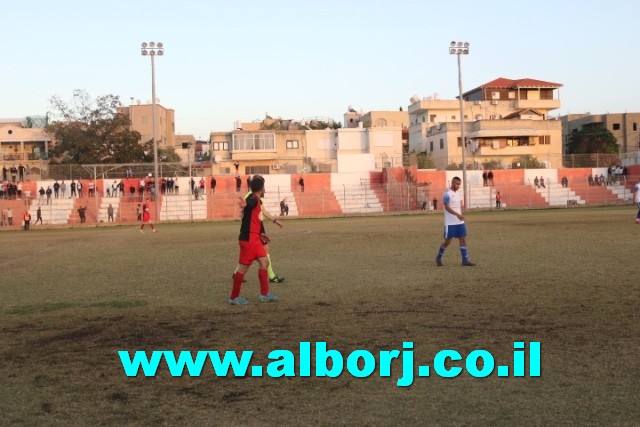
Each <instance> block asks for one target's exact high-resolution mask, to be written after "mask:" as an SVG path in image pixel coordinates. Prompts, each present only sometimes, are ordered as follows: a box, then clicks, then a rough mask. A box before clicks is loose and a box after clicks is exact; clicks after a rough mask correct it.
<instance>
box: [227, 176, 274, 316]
mask: <svg viewBox="0 0 640 427" xmlns="http://www.w3.org/2000/svg"><path fill="white" fill-rule="evenodd" d="M250 189H251V195H249V196H248V197H246V198H244V197H242V196H240V197H239V198H238V203H239V204H240V206H241V207H242V223H241V225H240V236H239V237H238V242H239V244H240V256H239V260H238V269H237V270H236V273H235V274H234V275H233V288H232V289H231V295H230V297H229V304H232V305H244V304H247V303H248V301H247V300H246V299H244V298H242V297H241V296H240V290H241V289H242V282H243V280H244V275H245V274H246V273H247V271H249V267H251V264H253V262H254V261H258V265H259V267H258V279H259V280H260V301H261V302H274V301H278V297H277V296H275V295H272V294H271V293H270V292H269V273H268V272H267V269H268V267H269V258H267V250H266V248H265V244H267V243H269V237H268V236H267V235H266V234H265V233H263V232H262V230H263V224H262V219H261V213H263V215H264V217H265V218H267V219H272V218H270V217H269V215H268V214H266V212H262V203H261V201H260V197H261V196H262V192H263V191H264V178H263V177H262V176H260V175H255V176H254V177H253V179H252V180H251V183H250ZM273 222H274V224H276V225H277V226H279V227H281V228H282V223H281V222H280V220H279V219H277V218H275V219H273Z"/></svg>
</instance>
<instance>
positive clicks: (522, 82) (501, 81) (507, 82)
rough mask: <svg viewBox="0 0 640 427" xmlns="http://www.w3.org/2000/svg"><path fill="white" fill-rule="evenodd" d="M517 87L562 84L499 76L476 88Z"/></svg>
mask: <svg viewBox="0 0 640 427" xmlns="http://www.w3.org/2000/svg"><path fill="white" fill-rule="evenodd" d="M518 87H544V88H559V87H562V85H561V84H560V83H553V82H545V81H542V80H536V79H529V78H524V79H518V80H512V79H505V78H504V77H499V78H497V79H495V80H493V81H490V82H489V83H485V84H483V85H481V86H479V87H478V88H477V89H480V88H492V89H512V88H513V89H515V88H518ZM474 90H475V89H474Z"/></svg>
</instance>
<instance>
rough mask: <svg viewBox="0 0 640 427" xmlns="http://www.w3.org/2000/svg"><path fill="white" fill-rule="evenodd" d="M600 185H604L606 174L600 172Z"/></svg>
mask: <svg viewBox="0 0 640 427" xmlns="http://www.w3.org/2000/svg"><path fill="white" fill-rule="evenodd" d="M600 185H601V186H604V175H603V174H600Z"/></svg>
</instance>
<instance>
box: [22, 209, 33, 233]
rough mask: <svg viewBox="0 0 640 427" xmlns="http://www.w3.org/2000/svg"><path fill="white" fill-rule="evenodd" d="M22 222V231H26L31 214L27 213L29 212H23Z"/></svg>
mask: <svg viewBox="0 0 640 427" xmlns="http://www.w3.org/2000/svg"><path fill="white" fill-rule="evenodd" d="M22 220H23V221H24V231H28V230H29V224H30V223H31V214H30V213H29V211H24V216H23V217H22Z"/></svg>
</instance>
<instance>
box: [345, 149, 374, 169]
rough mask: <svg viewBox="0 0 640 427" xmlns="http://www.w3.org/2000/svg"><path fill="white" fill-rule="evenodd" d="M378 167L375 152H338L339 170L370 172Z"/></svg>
mask: <svg viewBox="0 0 640 427" xmlns="http://www.w3.org/2000/svg"><path fill="white" fill-rule="evenodd" d="M375 169H376V159H375V156H374V154H368V153H367V154H338V172H340V173H351V172H367V173H368V172H369V171H373V170H375Z"/></svg>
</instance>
